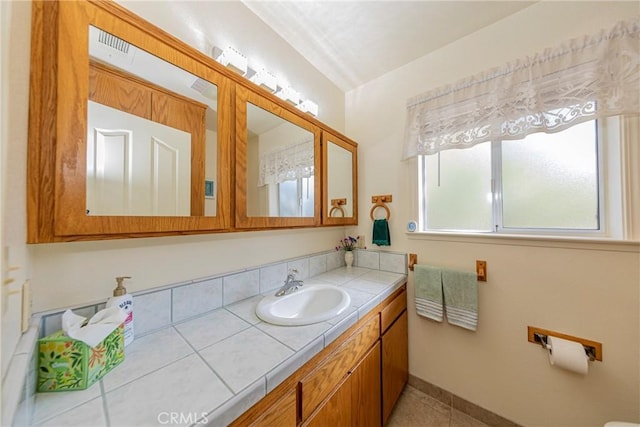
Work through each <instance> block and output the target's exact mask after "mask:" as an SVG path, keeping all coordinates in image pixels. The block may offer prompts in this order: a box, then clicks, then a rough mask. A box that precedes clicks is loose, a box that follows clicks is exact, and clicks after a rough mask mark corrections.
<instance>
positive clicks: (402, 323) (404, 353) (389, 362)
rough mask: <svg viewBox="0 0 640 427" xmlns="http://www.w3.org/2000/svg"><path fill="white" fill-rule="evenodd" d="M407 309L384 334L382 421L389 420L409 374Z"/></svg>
mask: <svg viewBox="0 0 640 427" xmlns="http://www.w3.org/2000/svg"><path fill="white" fill-rule="evenodd" d="M407 332H408V330H407V311H406V310H405V311H404V312H403V313H402V315H400V317H399V318H398V319H397V320H396V321H395V323H394V324H393V325H392V326H391V327H390V328H389V329H388V330H387V332H386V333H385V334H384V335H383V336H382V390H383V391H382V423H383V424H384V423H386V422H387V418H389V415H391V411H392V410H393V407H394V405H395V404H396V401H397V400H398V397H400V393H402V389H403V388H404V386H405V384H406V383H407V379H408V376H409V354H408V348H407V345H408V337H407Z"/></svg>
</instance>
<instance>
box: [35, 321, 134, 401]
mask: <svg viewBox="0 0 640 427" xmlns="http://www.w3.org/2000/svg"><path fill="white" fill-rule="evenodd" d="M123 360H124V323H122V324H120V326H118V327H117V328H115V329H114V330H113V332H111V333H110V334H109V335H108V336H107V337H106V338H105V339H104V340H102V341H101V342H100V344H98V345H97V346H95V347H90V346H89V345H87V344H85V343H84V342H82V341H79V340H75V339H73V338H70V337H68V336H67V335H65V333H64V331H62V330H60V331H58V332H56V333H54V334H51V335H49V336H46V337H44V338H41V339H39V340H38V391H39V392H46V391H70V390H84V389H86V388H88V387H90V386H91V385H92V384H94V383H95V382H96V381H99V380H100V379H101V378H102V377H104V376H105V375H106V374H107V373H108V372H109V371H111V370H112V369H113V368H114V367H116V366H118V365H119V364H120V363H122V361H123Z"/></svg>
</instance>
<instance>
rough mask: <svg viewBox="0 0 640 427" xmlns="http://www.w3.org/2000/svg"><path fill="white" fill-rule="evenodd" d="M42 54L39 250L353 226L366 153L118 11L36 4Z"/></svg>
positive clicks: (33, 149) (36, 52)
mask: <svg viewBox="0 0 640 427" xmlns="http://www.w3.org/2000/svg"><path fill="white" fill-rule="evenodd" d="M31 42H32V49H31V81H30V84H31V91H30V100H29V102H30V111H29V148H28V165H27V168H28V181H27V192H28V195H27V197H28V203H27V211H28V238H27V241H28V242H29V243H45V242H62V241H74V240H100V239H113V238H129V237H149V236H163V235H178V234H200V233H216V232H228V231H241V230H256V229H262V228H264V229H270V228H277V227H311V226H318V225H340V224H348V223H355V222H348V221H355V220H356V219H357V207H356V206H355V203H356V200H357V197H356V193H355V190H356V187H357V183H356V181H355V176H356V175H355V166H356V155H357V153H356V145H355V143H348V144H346V145H344V144H342V143H341V142H340V141H348V140H347V139H346V138H344V137H340V135H339V133H337V132H335V131H333V130H331V129H330V128H328V127H327V126H326V125H324V124H323V123H321V122H319V121H318V120H316V119H315V118H314V117H312V116H310V115H308V114H305V113H302V112H301V111H299V110H298V109H297V108H295V107H294V106H292V105H290V104H288V103H286V102H285V101H283V100H280V99H279V98H277V97H276V96H274V95H273V94H271V93H269V92H267V91H266V90H265V89H263V88H261V87H258V86H257V85H254V84H253V83H251V82H250V81H248V80H247V79H245V78H243V77H240V76H239V75H237V74H235V73H234V72H232V71H230V70H228V69H227V68H225V67H223V66H222V65H220V64H218V63H217V62H216V61H215V60H213V59H212V58H211V57H209V56H207V55H205V54H203V53H201V52H199V51H197V50H195V49H194V48H192V47H190V46H189V45H187V44H185V43H184V42H182V41H180V40H178V39H176V38H175V37H173V36H171V35H169V34H168V33H166V32H164V31H162V30H160V29H159V28H157V27H155V26H153V25H152V24H150V23H148V22H146V21H144V20H143V19H141V18H139V17H138V16H136V15H134V14H133V13H131V12H129V11H128V10H127V9H125V8H123V7H122V6H120V5H118V4H117V3H115V2H110V1H98V0H95V1H94V0H89V1H82V2H80V1H74V2H69V1H34V2H33V6H32V40H31ZM326 132H329V134H331V135H332V137H331V138H329V140H328V141H331V142H329V144H335V145H336V146H338V147H342V148H343V149H345V150H346V151H347V152H348V153H349V154H350V155H351V161H352V168H353V169H352V178H351V186H352V192H351V194H350V195H346V196H344V197H343V196H339V197H338V198H346V199H347V200H349V197H351V199H350V200H349V202H348V203H351V206H349V207H350V208H351V210H349V211H348V212H349V213H348V215H351V217H348V216H347V217H348V218H350V219H346V220H345V219H338V218H335V219H331V220H328V219H327V218H324V217H325V216H326V215H328V212H329V210H328V209H330V206H329V207H327V205H326V204H327V203H329V202H330V200H329V198H328V197H326V196H327V195H328V194H329V193H328V192H331V193H332V194H334V193H335V194H338V193H342V191H340V192H338V189H337V186H338V184H337V183H336V184H334V183H333V182H334V181H332V180H329V181H327V182H328V183H325V181H326V174H327V173H329V174H333V173H334V171H335V169H334V168H333V167H332V166H331V164H332V162H334V161H335V162H336V163H338V162H342V163H345V158H344V157H345V156H344V153H342V154H341V155H337V154H336V155H334V154H332V153H333V151H327V150H323V148H322V147H323V142H322V140H321V138H322V135H323V134H324V133H326ZM324 145H326V144H324ZM344 147H346V148H344ZM278 156H284V158H286V159H288V160H291V159H293V158H295V159H297V160H296V161H295V165H294V166H293V167H291V168H283V167H280V166H276V165H278V164H279V163H278V162H277V160H274V158H277V157H278ZM334 156H335V157H334ZM347 157H348V155H347ZM334 158H335V159H336V160H333V159H334ZM342 163H341V164H342ZM338 168H339V169H340V170H342V166H340V167H338ZM332 197H333V196H332ZM232 209H234V212H233V213H232Z"/></svg>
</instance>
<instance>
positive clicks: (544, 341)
mask: <svg viewBox="0 0 640 427" xmlns="http://www.w3.org/2000/svg"><path fill="white" fill-rule="evenodd" d="M527 335H528V340H529V342H532V343H534V344H540V345H541V346H542V347H543V348H544V349H545V350H548V349H549V347H548V337H549V336H552V337H557V338H562V339H565V340H569V341H575V342H578V343H580V344H582V346H583V347H584V352H585V353H586V354H587V356H588V357H589V360H590V361H592V362H593V361H594V360H598V361H600V362H601V361H602V344H601V343H599V342H596V341H591V340H587V339H584V338H578V337H574V336H571V335H566V334H562V333H560V332H554V331H549V330H546V329H540V328H534V327H532V326H528V327H527Z"/></svg>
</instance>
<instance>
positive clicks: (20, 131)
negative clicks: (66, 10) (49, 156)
mask: <svg viewBox="0 0 640 427" xmlns="http://www.w3.org/2000/svg"><path fill="white" fill-rule="evenodd" d="M0 10H1V19H2V24H1V25H0V43H1V48H0V52H1V60H0V70H1V71H0V76H1V79H2V81H1V88H0V97H1V102H2V112H1V120H2V121H1V125H0V142H1V146H2V152H1V156H2V159H1V160H2V161H1V165H0V171H1V172H2V175H1V177H0V183H1V185H2V202H1V205H2V230H1V231H0V235H1V241H2V242H1V245H2V246H1V249H2V261H1V267H2V281H3V284H2V285H0V286H2V297H1V299H2V322H1V323H2V346H1V348H2V353H1V354H0V358H1V361H2V378H4V377H5V374H6V369H7V366H8V364H9V361H10V360H11V355H12V354H13V351H14V349H15V346H16V344H17V342H18V339H19V337H20V323H21V305H22V304H21V303H22V292H21V289H22V285H23V284H24V283H25V281H26V280H27V279H28V277H29V269H30V264H31V262H30V259H29V255H28V252H27V245H26V244H25V241H26V221H27V219H26V205H27V202H26V191H25V189H26V175H25V173H24V171H25V170H26V158H27V151H26V145H27V108H28V92H29V78H28V76H29V46H30V44H29V43H30V34H29V28H30V20H31V4H30V3H29V2H4V1H3V2H0ZM7 279H8V280H12V282H11V283H10V284H9V285H4V281H5V280H7Z"/></svg>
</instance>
